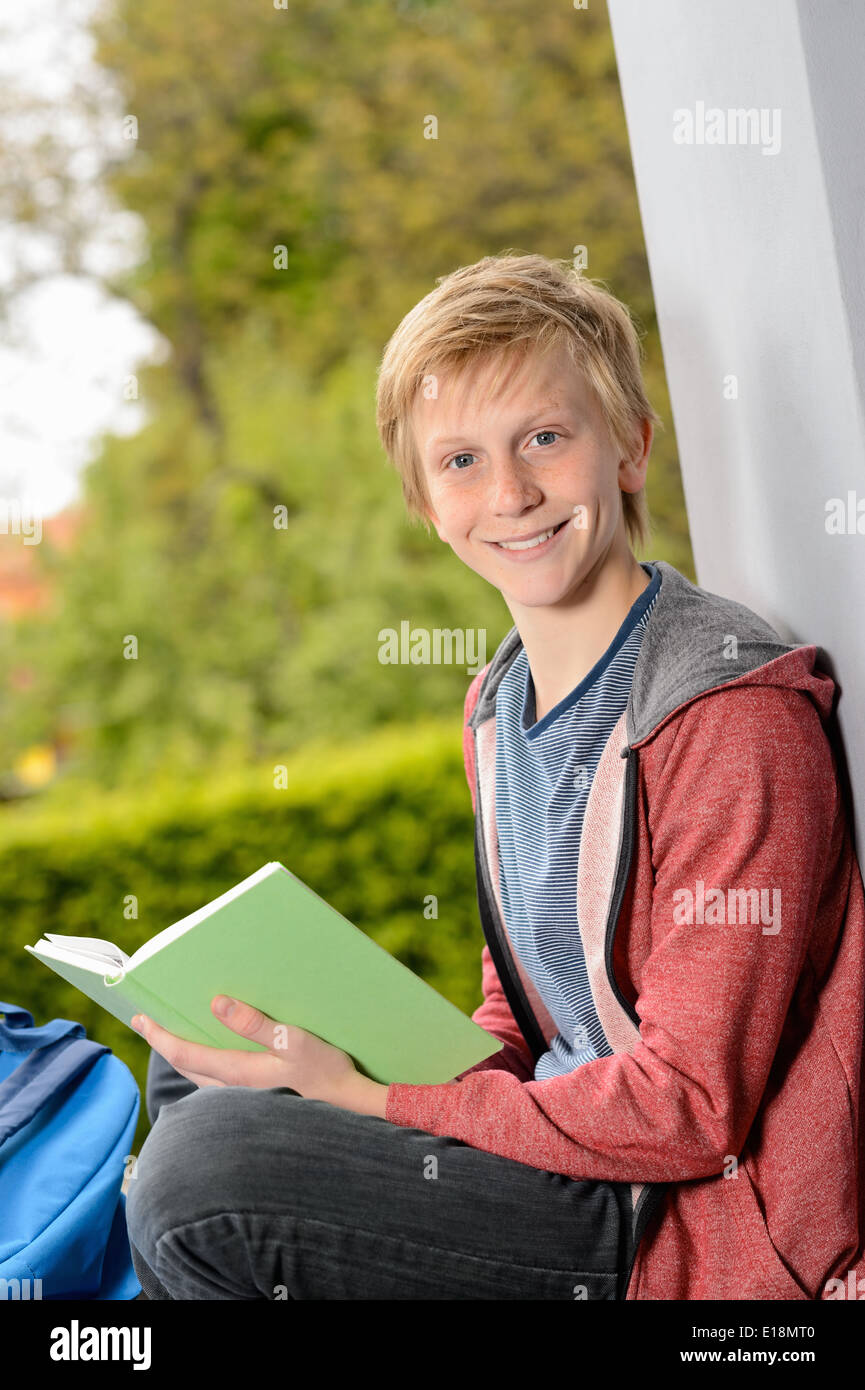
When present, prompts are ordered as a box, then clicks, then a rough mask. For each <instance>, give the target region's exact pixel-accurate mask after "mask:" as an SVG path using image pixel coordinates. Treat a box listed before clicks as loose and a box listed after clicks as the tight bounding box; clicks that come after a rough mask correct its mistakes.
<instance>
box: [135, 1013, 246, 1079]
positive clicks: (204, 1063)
mask: <svg viewBox="0 0 865 1390" xmlns="http://www.w3.org/2000/svg"><path fill="white" fill-rule="evenodd" d="M142 1018H143V1023H142V1025H141V1026H140V1028H139V1030H138V1031H139V1032H140V1033H141V1036H142V1037H143V1038H145V1039H146V1040H147V1042H148V1043H149V1044H150V1046H151V1047H152V1048H153V1050H154V1052H158V1053H159V1055H160V1056H161V1057H164V1058H165V1060H166V1062H168V1063H169V1065H170V1066H172V1067H173V1068H174V1070H175V1071H179V1072H180V1073H181V1075H183V1076H186V1075H187V1073H190V1072H195V1073H200V1074H201V1075H203V1076H209V1077H216V1078H218V1079H220V1080H223V1078H224V1074H225V1072H226V1070H227V1068H228V1066H230V1065H231V1063H230V1062H229V1058H231V1059H235V1058H240V1057H243V1056H244V1055H245V1054H244V1053H242V1052H240V1053H238V1052H231V1053H229V1052H226V1051H225V1050H224V1049H223V1048H220V1047H208V1046H206V1045H205V1044H204V1043H191V1042H187V1041H186V1040H185V1039H184V1038H179V1037H178V1036H177V1034H176V1033H169V1031H168V1029H167V1028H162V1027H161V1026H160V1025H159V1024H158V1023H156V1022H154V1020H153V1019H152V1018H148V1017H147V1016H146V1015H142Z"/></svg>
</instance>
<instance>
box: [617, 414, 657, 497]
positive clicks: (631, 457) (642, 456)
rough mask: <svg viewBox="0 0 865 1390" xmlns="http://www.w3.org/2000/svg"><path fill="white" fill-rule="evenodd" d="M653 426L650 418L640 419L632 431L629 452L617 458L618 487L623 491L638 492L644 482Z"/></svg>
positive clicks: (653, 431) (653, 430)
mask: <svg viewBox="0 0 865 1390" xmlns="http://www.w3.org/2000/svg"><path fill="white" fill-rule="evenodd" d="M654 433H655V428H654V425H653V424H652V421H651V420H648V419H645V420H641V421H640V425H639V428H638V430H636V431H635V433H634V443H633V448H632V450H631V452H630V453H629V454H628V455H627V456H626V457H625V458H622V459H620V460H619V487H620V488H622V489H623V491H625V492H639V491H640V489H641V488H642V487H645V483H646V470H647V468H648V466H649V453H650V451H651V448H652V439H653V437H654Z"/></svg>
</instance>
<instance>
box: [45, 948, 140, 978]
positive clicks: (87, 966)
mask: <svg viewBox="0 0 865 1390" xmlns="http://www.w3.org/2000/svg"><path fill="white" fill-rule="evenodd" d="M24 949H25V951H38V952H39V954H40V955H42V956H48V957H49V958H50V959H51V960H59V961H61V962H62V964H64V965H74V966H77V968H78V969H79V970H89V971H90V973H91V975H102V976H105V975H109V976H112V975H118V974H121V973H124V974H125V966H124V962H123V961H119V960H117V958H116V957H115V956H97V955H92V954H90V953H89V952H86V951H75V950H68V951H66V950H64V949H63V947H62V946H57V945H56V944H53V943H51V942H48V941H45V940H42V941H38V942H37V943H36V945H35V946H25V947H24ZM125 959H126V958H125V957H124V960H125Z"/></svg>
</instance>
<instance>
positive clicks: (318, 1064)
mask: <svg viewBox="0 0 865 1390" xmlns="http://www.w3.org/2000/svg"><path fill="white" fill-rule="evenodd" d="M230 1002H233V1004H234V1007H233V1008H232V1009H231V1012H230V1013H223V1012H221V1010H220V1007H219V1006H220V1004H224V1005H226V1006H227V1005H228V1004H229V1003H230ZM210 1007H211V1009H212V1010H213V1013H214V1015H215V1016H216V1018H218V1019H219V1021H220V1023H223V1024H224V1025H225V1027H226V1028H230V1029H231V1030H232V1031H233V1032H235V1033H239V1034H240V1035H241V1036H242V1037H244V1038H251V1039H252V1040H253V1041H254V1042H259V1043H263V1044H264V1045H265V1047H267V1048H268V1051H267V1052H240V1051H226V1050H225V1049H223V1048H220V1047H207V1046H206V1045H205V1044H203V1043H191V1042H186V1041H184V1039H183V1038H179V1037H178V1036H177V1034H176V1033H169V1032H168V1030H167V1029H166V1028H160V1026H159V1024H158V1023H154V1021H153V1019H152V1018H148V1017H147V1016H146V1015H145V1014H136V1016H135V1018H133V1020H132V1026H133V1028H135V1029H136V1030H137V1031H138V1032H139V1033H141V1035H142V1037H144V1038H146V1040H147V1042H148V1043H149V1044H150V1046H151V1047H152V1048H153V1050H154V1052H158V1053H159V1055H160V1056H161V1057H164V1058H165V1060H166V1062H168V1063H169V1064H170V1065H171V1066H172V1067H174V1069H175V1071H178V1072H180V1075H181V1076H185V1077H187V1078H188V1079H189V1080H190V1081H194V1082H195V1084H196V1085H197V1086H259V1087H261V1088H263V1089H268V1088H271V1087H274V1086H288V1087H290V1088H291V1089H292V1090H294V1091H298V1092H299V1093H300V1095H301V1096H306V1097H308V1098H309V1099H311V1100H326V1101H329V1102H330V1104H331V1105H338V1106H341V1107H342V1108H343V1109H344V1110H357V1111H359V1113H360V1114H363V1115H379V1116H380V1117H381V1118H382V1119H384V1111H385V1104H386V1101H387V1086H384V1085H381V1084H380V1083H379V1082H377V1081H373V1080H372V1079H371V1078H370V1077H368V1076H363V1075H362V1074H361V1073H360V1072H359V1071H358V1070H357V1068H356V1067H355V1065H354V1062H353V1061H352V1059H351V1057H349V1055H348V1053H347V1052H341V1051H340V1049H339V1048H338V1047H332V1046H331V1045H330V1043H326V1042H324V1041H322V1039H321V1038H317V1037H316V1036H315V1034H314V1033H307V1032H306V1030H305V1029H303V1028H296V1027H294V1026H293V1025H292V1024H288V1023H275V1022H274V1020H273V1019H272V1018H268V1016H267V1014H263V1013H262V1012H261V1010H260V1009H255V1008H253V1007H252V1005H251V1004H244V1003H241V1002H240V1001H239V1000H235V1001H229V1000H227V999H226V996H225V995H222V994H218V995H217V996H216V998H215V999H213V1000H212V1001H211V1005H210Z"/></svg>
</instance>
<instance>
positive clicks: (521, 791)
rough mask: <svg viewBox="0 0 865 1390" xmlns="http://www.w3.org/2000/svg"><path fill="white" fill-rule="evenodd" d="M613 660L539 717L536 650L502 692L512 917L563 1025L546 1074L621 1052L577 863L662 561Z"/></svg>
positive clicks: (616, 643)
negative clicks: (587, 928)
mask: <svg viewBox="0 0 865 1390" xmlns="http://www.w3.org/2000/svg"><path fill="white" fill-rule="evenodd" d="M642 568H643V569H644V570H645V571H646V573H647V574H648V575H649V576H650V577H651V583H650V584H649V585H648V586H647V587H646V588H645V589H644V590H643V592H642V593H641V594H640V596H639V598H637V599H635V601H634V603H633V604H632V605H631V608H630V609H629V611H628V614H627V616H626V618H625V620H624V622H623V623H622V625H621V627H620V628H619V630H618V632H617V633H616V636H615V637H614V638H613V640H612V642H611V643H610V645H609V647H608V648H607V650H606V651H605V652H604V655H603V656H602V657H600V658H599V660H598V661H597V662H596V663H595V665H594V666H593V667H592V669H591V671H589V673H588V675H587V676H585V677H584V679H583V680H581V681H580V683H579V685H577V686H575V688H574V689H573V690H572V691H571V692H570V694H569V695H566V696H565V697H564V699H562V700H560V701H559V703H558V704H557V705H555V706H554V707H553V709H551V710H549V711H548V713H547V714H545V715H544V717H543V719H541V720H538V722H537V723H536V722H535V690H534V686H533V684H532V678H531V672H530V670H529V664H528V659H527V657H526V652H525V648H524V647H523V648H521V649H520V652H519V653H518V655H517V656H516V658H515V659H514V661H513V663H512V664H511V667H510V669H509V670H508V672H507V674H506V675H505V676H504V678H503V679H502V681H501V683H500V685H499V688H498V693H497V695H496V829H497V832H498V842H499V884H500V888H501V894H502V906H503V908H504V915H505V922H506V924H507V928H508V932H509V935H510V937H511V940H512V941H513V943H514V948H515V949H516V951H517V954H518V955H519V958H520V961H521V962H522V964H523V966H524V967H525V969H526V971H527V973H528V975H529V976H530V977H531V979H532V981H533V983H534V985H535V987H536V989H537V991H538V993H539V994H540V996H541V998H542V999H543V1001H544V1004H545V1005H546V1007H547V1009H548V1010H549V1013H550V1014H551V1016H552V1018H553V1019H554V1020H555V1023H556V1026H557V1027H558V1029H559V1031H558V1033H557V1034H556V1036H555V1037H554V1038H553V1039H552V1042H551V1044H550V1047H549V1050H548V1051H547V1052H545V1053H544V1054H543V1056H542V1057H540V1058H539V1059H538V1063H537V1065H536V1067H535V1080H536V1081H541V1080H543V1079H545V1078H546V1077H550V1076H561V1075H563V1074H564V1073H565V1072H569V1071H573V1070H574V1068H575V1067H579V1066H581V1065H582V1064H583V1062H590V1061H592V1060H593V1059H594V1058H596V1057H610V1056H612V1048H611V1047H610V1045H609V1043H608V1042H607V1039H606V1038H605V1036H604V1032H603V1029H602V1028H601V1024H600V1021H599V1019H598V1016H597V1014H596V1013H595V1008H594V1004H593V1003H592V995H591V991H590V989H589V982H588V976H587V974H586V963H585V957H584V955H583V948H582V943H581V941H580V932H579V927H578V925H577V861H578V857H579V852H580V835H581V833H582V828H583V814H584V812H585V808H586V801H587V799H588V795H589V791H590V789H591V785H592V780H593V778H594V775H595V772H596V770H597V766H598V763H599V762H600V758H601V754H602V753H603V751H604V747H605V745H606V743H607V741H608V739H609V737H610V734H611V733H612V731H613V728H614V727H615V725H616V723H617V721H618V719H619V718H620V717H621V715H622V712H623V711H624V709H625V707H626V705H627V703H628V696H629V694H630V690H631V681H632V679H633V675H634V666H635V665H636V661H637V655H638V653H639V650H640V643H641V642H642V639H643V633H644V632H645V629H646V623H647V622H648V620H649V615H650V613H651V610H652V607H653V606H654V603H655V599H656V597H657V594H658V590H659V588H660V586H661V572H660V570H659V569H658V568H657V566H655V565H652V564H644V565H643V566H642Z"/></svg>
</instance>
